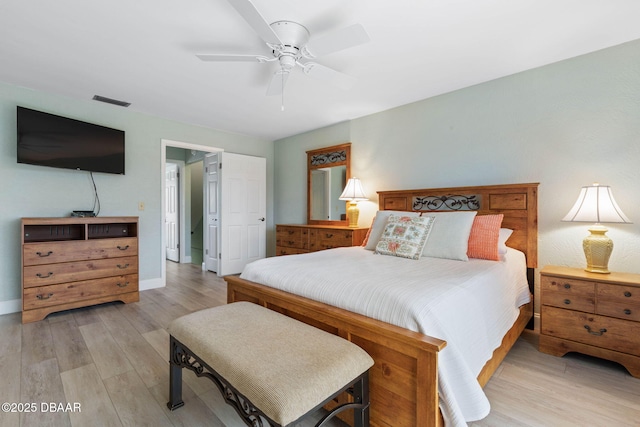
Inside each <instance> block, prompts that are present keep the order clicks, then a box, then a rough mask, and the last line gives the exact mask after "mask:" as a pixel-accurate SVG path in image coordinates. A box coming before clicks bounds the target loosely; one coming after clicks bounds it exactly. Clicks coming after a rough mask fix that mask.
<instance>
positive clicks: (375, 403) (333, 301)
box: [225, 183, 538, 427]
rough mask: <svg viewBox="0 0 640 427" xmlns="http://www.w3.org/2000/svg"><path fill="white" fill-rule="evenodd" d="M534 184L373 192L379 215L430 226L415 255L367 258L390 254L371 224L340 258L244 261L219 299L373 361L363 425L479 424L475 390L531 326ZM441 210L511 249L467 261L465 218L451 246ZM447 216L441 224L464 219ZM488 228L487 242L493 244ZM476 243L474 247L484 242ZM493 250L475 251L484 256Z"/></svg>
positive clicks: (483, 405)
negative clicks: (330, 337) (504, 236)
mask: <svg viewBox="0 0 640 427" xmlns="http://www.w3.org/2000/svg"><path fill="white" fill-rule="evenodd" d="M537 186H538V185H537V184H535V183H534V184H506V185H497V186H480V187H456V188H443V189H421V190H399V191H382V192H378V198H379V206H380V209H381V211H380V212H379V214H381V212H384V213H385V214H388V215H396V214H395V213H393V212H398V211H401V212H402V213H403V215H402V216H406V215H405V214H407V215H409V216H413V217H415V216H434V217H438V218H436V219H435V222H434V223H433V224H435V225H433V224H432V227H431V231H430V234H428V239H427V240H426V245H425V246H424V251H423V252H419V251H414V252H411V251H410V250H409V251H407V252H403V253H402V255H401V254H400V252H397V253H395V255H397V256H389V252H388V251H387V255H382V254H374V253H373V251H372V250H371V249H373V248H375V249H376V250H380V251H381V252H383V253H384V251H385V250H386V249H392V246H391V245H387V246H385V244H383V247H381V246H380V244H381V242H383V239H381V238H380V237H375V232H374V231H375V230H377V229H378V227H377V223H378V221H377V218H378V215H376V220H374V222H373V226H372V228H371V233H370V236H369V238H368V242H370V243H371V244H370V243H367V247H368V249H369V250H366V249H363V248H360V247H353V248H341V249H334V250H329V251H321V252H316V253H309V254H304V255H293V256H284V257H276V258H273V259H266V260H261V261H258V262H255V263H253V264H250V265H248V266H247V267H246V269H245V271H244V272H243V273H242V275H241V276H240V277H237V276H228V277H225V280H226V281H227V285H228V286H227V287H228V294H227V301H228V302H234V301H251V302H254V303H256V304H260V305H263V306H265V307H268V308H270V309H272V310H275V311H278V312H280V313H283V314H286V315H288V316H290V317H293V318H296V319H298V320H301V321H303V322H306V323H308V324H310V325H313V326H316V327H319V328H321V329H324V330H325V331H328V332H331V333H334V334H336V335H339V336H341V337H343V338H345V339H348V340H350V341H352V342H354V343H356V344H357V345H359V346H361V347H362V348H364V349H365V350H366V351H367V352H368V353H369V354H370V355H371V356H372V357H373V359H374V360H375V365H374V367H373V368H372V370H371V373H370V374H371V426H372V427H416V426H420V427H422V426H438V425H442V424H443V422H444V423H446V424H447V425H450V426H460V425H466V422H468V421H472V420H476V419H481V418H483V417H484V416H486V415H487V414H488V412H489V409H490V405H489V402H488V401H487V398H486V396H485V395H484V392H483V391H482V387H483V386H484V385H485V384H486V383H487V381H489V379H490V377H491V375H492V374H493V373H494V372H495V370H496V369H497V368H498V366H499V365H500V363H501V361H502V360H503V359H504V357H505V356H506V354H507V352H508V351H509V349H510V348H511V346H512V345H513V344H514V343H515V341H516V340H517V339H518V336H519V335H520V333H521V332H522V330H523V329H524V328H525V325H527V324H531V318H532V307H533V302H532V301H530V299H531V292H532V287H533V272H534V268H535V267H536V266H537ZM451 210H455V211H457V212H461V211H474V212H476V213H477V217H480V215H485V218H483V219H482V220H480V221H479V222H480V223H483V222H484V223H485V225H486V224H489V223H491V222H492V218H493V220H495V217H496V216H499V217H503V220H502V223H501V225H500V227H504V228H508V229H511V230H513V234H512V235H511V236H510V238H509V239H508V241H507V242H506V243H507V245H508V246H509V248H510V249H508V250H507V249H506V247H504V248H503V245H502V243H500V244H498V248H499V249H500V251H499V252H500V253H501V255H500V256H497V255H493V256H491V257H489V259H491V258H493V259H495V260H494V261H489V260H488V259H487V260H485V259H478V258H483V257H486V256H485V255H487V254H483V255H478V253H477V252H474V251H475V250H476V249H477V248H478V240H477V239H476V238H475V237H474V238H473V239H472V238H471V235H474V233H475V230H476V221H475V219H474V220H473V224H474V225H473V229H474V233H472V234H471V235H469V234H466V235H465V236H464V237H460V236H458V237H457V238H456V239H454V238H453V237H452V236H453V235H454V234H456V233H452V232H451V230H457V229H458V228H459V227H458V226H457V225H454V226H453V227H447V228H446V233H444V234H443V233H442V227H441V225H442V220H444V221H445V223H446V222H447V221H450V220H451V219H452V218H453V215H448V214H447V215H444V216H442V215H438V214H437V213H438V212H442V211H444V212H448V211H451ZM455 215H456V216H455V220H454V221H453V222H452V223H451V224H458V223H459V221H462V220H461V219H460V218H463V217H465V216H468V215H473V214H469V213H467V214H463V215H460V216H457V215H458V214H455ZM383 216H384V215H382V214H381V215H380V217H383ZM444 217H446V218H447V219H444ZM402 221H404V219H402V218H401V220H400V222H402ZM424 221H426V220H425V219H424V218H422V219H419V220H417V221H413V220H412V225H415V226H416V227H418V228H419V226H421V227H423V228H428V226H427V225H426V224H424V223H423V222H424ZM390 222H392V221H391V220H389V221H388V222H387V225H386V226H388V225H389V223H390ZM493 222H495V221H493ZM420 223H422V224H420ZM460 223H461V222H460ZM467 224H468V222H467ZM400 225H404V223H403V224H400ZM386 226H385V227H386ZM434 227H435V228H434ZM496 227H497V226H496V224H493V228H492V232H491V233H489V234H491V235H493V236H494V237H495V235H496ZM379 232H380V231H379ZM467 232H468V231H467ZM386 233H387V229H386V228H385V234H386ZM457 234H460V233H457ZM416 235H417V234H416ZM483 236H484V237H481V239H480V241H481V242H482V245H480V247H481V248H484V247H485V246H484V244H485V243H486V242H487V241H488V240H486V241H485V240H483V239H485V238H486V235H483ZM476 237H477V236H476ZM467 239H468V240H469V246H468V248H467ZM376 241H377V242H378V244H377V246H376V244H375V242H376ZM471 241H473V242H474V244H473V245H472V244H471ZM372 242H373V243H372ZM493 245H495V243H491V244H488V245H487V246H486V247H488V248H490V249H491V250H493V249H495V246H493ZM472 248H474V250H472ZM404 249H406V248H404ZM404 249H403V250H404ZM467 249H468V250H469V251H470V252H469V253H473V254H474V255H473V256H472V257H471V258H470V259H469V260H467V261H461V260H460V259H467V258H468V257H467ZM502 249H504V250H502ZM481 252H482V250H481ZM427 253H428V254H427ZM418 254H421V256H417V255H418ZM494 254H495V252H494ZM391 255H394V253H392V254H391ZM399 256H408V257H411V258H412V259H406V258H400V257H399ZM416 258H417V259H416ZM525 258H526V259H525ZM345 398H346V399H348V396H346V397H345ZM346 421H348V420H346Z"/></svg>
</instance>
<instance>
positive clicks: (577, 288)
mask: <svg viewBox="0 0 640 427" xmlns="http://www.w3.org/2000/svg"><path fill="white" fill-rule="evenodd" d="M540 288H541V290H542V304H544V305H552V306H554V307H561V308H568V309H571V310H579V311H585V312H588V313H595V296H596V288H595V285H594V284H593V282H584V281H581V280H574V279H566V278H560V277H554V276H541V281H540Z"/></svg>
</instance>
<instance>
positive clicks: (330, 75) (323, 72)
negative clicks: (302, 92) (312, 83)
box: [196, 0, 370, 95]
mask: <svg viewBox="0 0 640 427" xmlns="http://www.w3.org/2000/svg"><path fill="white" fill-rule="evenodd" d="M228 1H229V3H230V4H231V6H233V7H234V9H236V10H237V11H238V13H239V14H240V16H242V17H243V18H244V20H245V21H247V23H248V24H249V25H250V26H251V28H253V30H254V31H255V32H256V33H257V34H258V36H260V38H262V40H264V41H265V43H266V44H267V46H268V47H269V49H271V56H268V55H243V54H230V55H229V54H198V55H196V56H197V57H198V58H200V59H201V60H203V61H213V62H256V61H257V62H261V63H267V62H276V61H277V62H278V63H279V66H280V67H279V69H278V70H277V71H275V73H274V74H273V76H272V78H271V82H270V83H269V87H268V89H267V95H279V94H281V93H282V92H283V90H284V86H285V84H286V82H287V79H288V78H289V74H290V73H291V70H293V69H294V68H295V67H296V65H297V66H300V67H301V68H302V71H303V72H304V73H305V74H307V75H309V76H311V77H315V78H318V79H320V80H324V81H327V82H329V83H332V84H334V85H336V86H338V87H340V88H342V89H348V88H349V87H351V86H352V85H353V83H354V82H355V78H354V77H352V76H349V75H346V74H343V73H341V72H339V71H336V70H333V69H331V68H329V67H326V66H324V65H321V64H318V63H316V62H313V61H311V60H312V59H314V58H317V57H319V56H322V55H327V54H330V53H334V52H338V51H340V50H343V49H347V48H350V47H354V46H358V45H360V44H363V43H367V42H368V41H369V40H370V39H369V35H368V34H367V32H366V31H365V29H364V28H363V27H362V25H360V24H355V25H351V26H349V27H346V28H342V29H339V30H335V31H332V32H330V33H328V34H326V35H323V36H321V37H317V38H314V39H312V40H309V39H310V34H309V31H308V30H307V29H306V28H305V27H304V26H303V25H301V24H299V23H297V22H293V21H276V22H273V23H271V24H269V23H268V22H267V21H265V19H264V18H263V17H262V15H261V14H260V12H259V11H258V10H257V9H256V7H255V6H254V5H253V3H252V2H251V0H228Z"/></svg>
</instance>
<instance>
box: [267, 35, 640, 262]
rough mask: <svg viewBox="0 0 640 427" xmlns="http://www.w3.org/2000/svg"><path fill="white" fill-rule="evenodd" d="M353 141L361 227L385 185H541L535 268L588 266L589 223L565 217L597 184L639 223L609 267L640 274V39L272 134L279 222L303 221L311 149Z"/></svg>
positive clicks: (628, 228) (622, 235) (617, 236)
mask: <svg viewBox="0 0 640 427" xmlns="http://www.w3.org/2000/svg"><path fill="white" fill-rule="evenodd" d="M470 66H472V64H470ZM425 78H428V76H425ZM347 141H351V142H352V169H351V171H352V175H355V176H357V177H359V178H360V179H361V180H362V182H363V185H364V188H365V190H366V191H367V193H368V195H369V197H370V199H371V201H369V202H361V203H360V204H359V206H360V211H361V214H360V225H368V224H369V223H370V221H371V219H372V217H373V215H374V214H375V210H377V195H376V191H379V190H397V189H412V188H433V187H448V186H459V185H484V184H504V183H518V182H522V183H524V182H539V183H540V188H539V232H540V236H539V266H540V267H542V266H543V265H545V264H561V265H569V266H576V267H582V266H584V263H585V262H584V253H583V252H582V243H581V242H582V239H583V237H584V236H586V235H587V234H588V231H587V224H580V223H563V222H561V219H562V217H563V216H564V215H565V214H566V213H567V212H568V211H569V209H570V208H571V207H572V206H573V203H574V202H575V200H576V199H577V197H578V193H579V190H580V187H582V186H583V185H589V184H591V183H593V182H600V183H601V184H607V185H611V186H612V188H613V191H614V195H615V197H616V200H617V201H618V204H619V205H620V207H621V208H622V210H623V211H624V212H625V213H626V214H627V216H628V217H629V218H631V220H632V221H634V222H635V224H632V225H621V224H618V225H616V224H610V226H609V230H610V231H609V233H608V234H609V236H610V237H611V238H612V239H613V241H614V243H615V248H614V251H613V255H612V258H611V261H610V263H609V267H610V269H612V270H618V271H629V272H636V273H640V167H639V166H638V165H639V163H640V41H635V42H631V43H627V44H624V45H620V46H617V47H613V48H609V49H606V50H602V51H599V52H595V53H592V54H589V55H584V56H581V57H578V58H573V59H570V60H566V61H562V62H559V63H555V64H551V65H548V66H545V67H541V68H538V69H534V70H530V71H526V72H523V73H520V74H517V75H513V76H509V77H505V78H501V79H498V80H494V81H490V82H487V83H484V84H479V85H476V86H473V87H469V88H466V89H462V90H459V91H456V92H452V93H448V94H444V95H441V96H437V97H434V98H430V99H426V100H423V101H420V102H416V103H413V104H409V105H405V106H401V107H398V108H395V109H392V110H388V111H384V112H381V113H378V114H373V115H370V116H367V117H363V118H359V119H356V120H352V121H350V122H346V123H340V124H338V125H335V126H330V127H327V128H323V129H318V130H316V131H313V132H308V133H305V134H302V135H296V136H293V137H290V138H285V139H282V140H279V141H276V143H275V152H276V157H277V165H278V168H277V169H276V175H275V179H274V182H275V195H276V206H277V207H276V212H275V214H276V222H277V223H283V222H292V223H295V222H297V223H300V222H304V220H305V206H306V205H305V200H306V188H305V183H306V170H305V161H306V160H305V159H306V157H305V151H306V150H309V149H311V148H319V147H323V146H329V145H334V144H338V143H342V142H347ZM285 164H286V165H288V166H287V167H286V168H284V167H281V165H285Z"/></svg>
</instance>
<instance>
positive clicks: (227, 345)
mask: <svg viewBox="0 0 640 427" xmlns="http://www.w3.org/2000/svg"><path fill="white" fill-rule="evenodd" d="M169 333H170V335H171V344H170V358H171V360H170V385H169V394H170V396H169V402H168V403H167V406H168V407H169V409H171V410H174V409H177V408H179V407H181V406H183V405H184V402H183V401H182V368H183V367H184V368H188V369H191V370H192V371H194V372H195V373H196V375H198V376H205V377H207V378H209V379H211V380H212V381H213V382H214V383H215V384H216V385H217V386H218V388H219V389H220V391H221V393H222V394H223V396H224V398H225V400H226V401H227V403H229V404H231V405H232V406H233V407H234V408H235V409H236V411H237V412H238V414H240V416H241V417H242V418H243V420H244V421H245V423H246V424H247V425H250V426H262V425H271V426H289V425H292V424H295V423H297V422H299V421H300V420H301V419H303V418H305V417H306V416H307V415H310V414H312V413H314V412H315V411H317V410H319V409H320V408H322V407H323V406H325V405H326V404H327V403H328V402H330V401H331V400H333V399H334V398H335V397H336V396H338V395H339V394H341V393H343V392H345V391H347V392H349V393H351V394H352V397H353V398H352V399H351V400H352V402H351V403H345V404H343V405H338V406H337V407H335V408H333V409H332V410H331V411H330V412H329V413H327V414H326V415H324V416H323V418H321V419H320V421H319V422H318V423H317V424H316V426H320V425H324V424H323V423H324V422H326V421H327V420H329V419H331V418H333V417H334V416H335V415H337V414H338V413H339V412H342V411H344V410H347V409H353V410H354V426H356V427H365V426H368V425H369V373H368V372H369V368H370V367H371V366H372V365H373V360H372V359H371V357H370V356H369V355H368V354H367V353H366V352H365V351H364V350H362V349H361V348H360V347H358V346H356V345H355V344H353V343H350V342H349V341H347V340H344V339H342V338H340V337H337V336H335V335H332V334H330V333H328V332H325V331H322V330H320V329H317V328H314V327H312V326H309V325H307V324H305V323H302V322H299V321H297V320H294V319H291V318H289V317H286V316H284V315H282V314H280V313H276V312H275V311H272V310H269V309H266V308H264V307H262V306H259V305H256V304H253V303H249V302H236V303H232V304H227V305H223V306H219V307H215V308H210V309H206V310H202V311H198V312H195V313H191V314H188V315H186V316H183V317H180V318H178V319H176V320H174V321H173V322H171V324H170V325H169Z"/></svg>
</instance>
